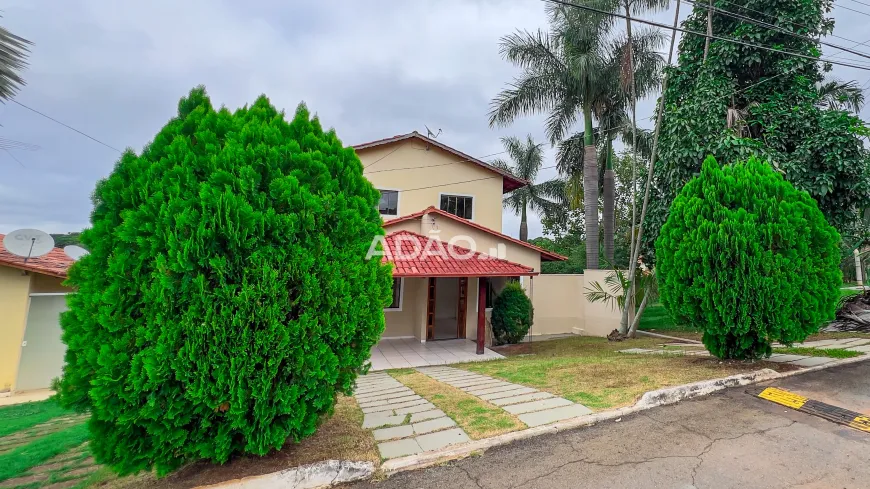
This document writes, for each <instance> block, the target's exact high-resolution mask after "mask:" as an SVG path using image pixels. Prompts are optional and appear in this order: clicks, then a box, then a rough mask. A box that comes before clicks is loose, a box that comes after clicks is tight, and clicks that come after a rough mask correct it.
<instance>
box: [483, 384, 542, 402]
mask: <svg viewBox="0 0 870 489" xmlns="http://www.w3.org/2000/svg"><path fill="white" fill-rule="evenodd" d="M516 387H517V388H516V389H506V390H502V391H498V392H493V393H492V394H480V395H478V396H477V397H479V398H481V399H483V400H484V401H491V400H494V399H502V398H505V397H512V396H520V395H523V394H533V393H535V392H540V391H539V390H537V389H532V388H531V387H522V386H516Z"/></svg>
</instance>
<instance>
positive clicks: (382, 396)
mask: <svg viewBox="0 0 870 489" xmlns="http://www.w3.org/2000/svg"><path fill="white" fill-rule="evenodd" d="M413 395H415V393H414V391H412V390H411V389H408V388H405V389H402V390H399V391H395V392H385V393H378V394H373V395H371V396H369V397H357V398H356V400H357V402H359V403H363V402H372V401H374V400H377V399H380V400H384V401H386V400H388V399H399V398H401V397H406V396H413Z"/></svg>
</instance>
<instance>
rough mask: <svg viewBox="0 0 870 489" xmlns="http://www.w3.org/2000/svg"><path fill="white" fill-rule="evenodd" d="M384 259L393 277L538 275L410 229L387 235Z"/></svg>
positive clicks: (519, 266)
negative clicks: (389, 264)
mask: <svg viewBox="0 0 870 489" xmlns="http://www.w3.org/2000/svg"><path fill="white" fill-rule="evenodd" d="M383 261H384V262H389V263H392V264H393V265H394V268H393V276H394V277H519V276H532V275H538V272H536V271H535V270H534V269H533V268H531V267H527V266H525V265H520V264H519V263H514V262H511V261H507V260H503V259H501V258H496V257H494V256H490V255H486V254H484V253H478V252H476V251H471V250H469V249H468V248H463V247H461V246H455V245H451V244H449V243H446V242H444V241H441V240H439V239H432V238H428V237H426V236H423V235H422V234H417V233H413V232H411V231H396V232H395V233H390V234H388V235H386V236H385V237H384V257H383Z"/></svg>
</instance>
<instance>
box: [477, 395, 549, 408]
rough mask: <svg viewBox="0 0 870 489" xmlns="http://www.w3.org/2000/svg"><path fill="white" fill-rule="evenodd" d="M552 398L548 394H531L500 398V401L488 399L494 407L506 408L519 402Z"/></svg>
mask: <svg viewBox="0 0 870 489" xmlns="http://www.w3.org/2000/svg"><path fill="white" fill-rule="evenodd" d="M551 397H554V396H553V394H550V393H549V392H533V393H531V394H523V395H520V396H510V397H502V398H501V399H490V400H489V402H491V403H493V404H495V405H496V406H507V405H509V404H519V403H521V402H530V401H539V400H541V399H549V398H551Z"/></svg>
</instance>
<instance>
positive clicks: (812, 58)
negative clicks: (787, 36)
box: [541, 0, 870, 71]
mask: <svg viewBox="0 0 870 489" xmlns="http://www.w3.org/2000/svg"><path fill="white" fill-rule="evenodd" d="M541 1H543V2H550V3H555V4H559V5H564V6H566V7H574V8H579V9H582V10H586V11H589V12H595V13H597V14H602V15H609V16H612V17H617V18H620V19H629V20H630V21H632V22H639V23H641V24H646V25H651V26H653V27H659V28H664V29H667V30H673V31H676V32H682V33H685V34H692V35H695V36H700V37H704V38H707V37H709V38H710V39H716V40H718V41H725V42H730V43H734V44H739V45H742V46H747V47H751V48H756V49H761V50H764V51H770V52H774V53H779V54H784V55H787V56H794V57H796V58H803V59H807V60H810V61H814V62H819V61H821V62H825V63H830V64H833V65H839V66H847V67H849V68H856V69H859V70H865V71H870V66H867V65H855V64H850V63H842V62H838V61H831V60H829V59H827V58H822V57H815V56H809V55H806V54H801V53H794V52H791V51H784V50H782V49H776V48H772V47H769V46H762V45H760V44H754V43H751V42H745V41H740V40H738V39H731V38H727V37H720V36H708V35H707V34H706V33H702V32H697V31H693V30H689V29H683V28H681V27H673V26H669V25H667V24H662V23H660V22H653V21H651V20H646V19H640V18H637V17H626V16H625V15H622V14H618V13H616V12H608V11H606V10H601V9H597V8H594V7H589V6H587V5H579V4H576V3H570V2H565V1H562V0H541Z"/></svg>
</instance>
